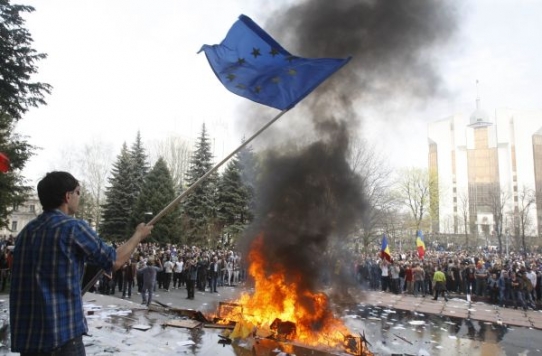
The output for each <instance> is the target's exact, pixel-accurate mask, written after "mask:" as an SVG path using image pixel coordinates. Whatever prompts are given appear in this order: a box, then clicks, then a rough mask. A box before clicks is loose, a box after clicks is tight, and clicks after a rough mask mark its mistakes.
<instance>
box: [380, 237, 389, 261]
mask: <svg viewBox="0 0 542 356" xmlns="http://www.w3.org/2000/svg"><path fill="white" fill-rule="evenodd" d="M380 257H381V258H385V259H386V260H388V261H390V262H391V254H390V247H389V246H388V238H387V237H386V234H384V235H382V248H381V249H380Z"/></svg>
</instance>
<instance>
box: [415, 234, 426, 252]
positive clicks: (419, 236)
mask: <svg viewBox="0 0 542 356" xmlns="http://www.w3.org/2000/svg"><path fill="white" fill-rule="evenodd" d="M416 248H417V249H418V257H419V258H421V259H423V256H424V255H425V243H424V242H423V234H422V230H418V232H417V233H416Z"/></svg>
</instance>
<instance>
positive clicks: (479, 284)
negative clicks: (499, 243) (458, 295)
mask: <svg viewBox="0 0 542 356" xmlns="http://www.w3.org/2000/svg"><path fill="white" fill-rule="evenodd" d="M474 275H475V277H476V295H477V296H478V297H483V296H485V295H486V288H487V278H488V273H487V269H486V267H485V265H484V264H483V263H482V262H478V264H477V265H476V272H475V274H474Z"/></svg>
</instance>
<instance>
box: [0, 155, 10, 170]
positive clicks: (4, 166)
mask: <svg viewBox="0 0 542 356" xmlns="http://www.w3.org/2000/svg"><path fill="white" fill-rule="evenodd" d="M7 171H9V158H8V156H7V155H6V154H5V153H2V152H0V172H2V173H7Z"/></svg>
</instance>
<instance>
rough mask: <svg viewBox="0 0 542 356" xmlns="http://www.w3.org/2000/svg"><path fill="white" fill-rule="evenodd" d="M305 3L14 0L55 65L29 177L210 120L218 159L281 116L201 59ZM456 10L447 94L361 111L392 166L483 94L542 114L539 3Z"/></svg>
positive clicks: (422, 153) (30, 136) (445, 70)
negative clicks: (205, 48) (88, 151)
mask: <svg viewBox="0 0 542 356" xmlns="http://www.w3.org/2000/svg"><path fill="white" fill-rule="evenodd" d="M447 1H455V0H447ZM300 2H301V1H300V0H277V1H273V2H271V1H255V0H253V1H251V0H229V1H220V0H199V1H197V2H193V3H191V4H189V5H188V2H187V1H180V0H156V1H152V2H149V1H142V0H114V1H112V0H94V1H73V0H47V1H44V0H17V1H14V0H12V3H23V4H25V5H31V6H33V7H34V8H35V9H36V11H34V12H32V13H31V14H28V15H25V18H26V27H27V28H28V29H29V30H30V32H31V34H32V37H33V39H34V45H33V47H34V48H35V49H36V50H37V51H39V52H43V53H47V54H48V58H47V59H45V60H42V61H40V62H39V63H37V65H38V67H39V73H38V74H37V75H36V77H35V79H36V80H39V81H42V82H46V83H49V84H51V85H52V86H53V91H52V94H51V95H49V96H47V98H46V101H47V103H48V105H46V106H41V107H39V108H32V109H31V110H30V111H29V112H28V113H27V114H26V115H25V116H24V118H23V119H22V120H21V121H20V122H19V124H18V126H17V132H18V133H20V134H22V135H25V136H26V137H27V140H28V142H29V143H31V144H33V145H35V146H38V147H40V149H39V150H38V151H37V152H36V155H35V156H34V157H33V158H32V159H31V160H30V161H29V163H28V164H27V167H26V168H25V170H24V171H23V174H24V175H25V176H26V177H27V178H29V179H30V180H34V181H36V180H39V178H40V177H42V176H43V175H44V174H45V173H46V172H48V171H50V170H53V169H66V159H67V158H66V152H77V151H78V150H80V149H81V147H82V146H84V145H86V144H90V143H92V142H98V143H99V144H101V145H103V146H104V147H105V146H107V147H110V148H111V152H112V156H113V157H116V155H118V153H119V152H120V148H121V145H122V144H123V143H124V142H126V143H127V144H128V145H130V144H131V143H133V142H134V140H135V137H136V135H137V132H140V133H141V135H142V139H143V142H144V143H150V142H152V141H155V140H161V139H165V138H167V137H168V136H180V137H183V138H185V139H187V140H190V141H191V142H193V141H194V139H195V138H196V137H197V136H198V135H199V133H200V131H201V125H202V124H203V123H205V124H206V126H207V128H208V130H209V134H210V137H211V138H212V140H213V141H212V142H213V153H214V156H215V158H216V159H217V161H218V160H220V159H221V158H222V157H224V156H226V155H227V154H229V153H230V152H231V151H233V150H234V149H235V148H236V147H237V146H238V145H239V144H240V142H241V140H242V138H243V137H249V136H251V135H252V133H253V132H255V131H256V129H257V128H258V125H256V124H258V123H262V124H263V123H264V122H266V121H267V120H270V119H271V118H273V117H274V116H275V115H276V114H278V112H277V111H276V110H274V109H270V108H267V109H266V108H263V109H261V108H260V106H261V105H258V104H254V103H251V102H249V101H247V100H246V99H243V98H240V97H238V96H236V95H234V94H232V93H230V92H229V91H227V90H226V89H225V88H224V87H222V85H221V84H220V83H219V81H218V80H217V79H216V77H215V76H214V74H213V72H212V70H211V69H210V67H209V65H208V63H207V60H206V58H205V56H204V54H202V53H201V54H198V53H197V52H198V51H199V49H200V47H201V46H202V45H203V44H216V43H219V42H220V41H221V40H222V39H223V38H224V37H225V35H226V33H227V31H228V29H229V28H230V27H231V25H232V24H233V23H234V22H235V21H236V19H237V17H238V16H239V15H240V14H245V15H247V16H249V17H251V18H252V19H253V20H254V21H255V22H256V23H258V24H259V25H260V26H261V27H263V28H264V29H267V27H266V24H268V23H270V22H271V20H273V19H272V18H271V17H272V16H274V15H276V12H275V10H277V9H280V8H284V7H288V6H291V5H296V4H298V3H300ZM337 3H340V2H339V1H338V2H337ZM459 13H460V14H459V16H458V22H457V31H456V32H455V33H454V36H453V39H451V40H450V43H449V45H447V46H446V47H445V48H443V49H442V51H441V52H439V53H433V54H432V56H433V58H432V60H434V61H435V66H436V68H438V71H439V75H440V76H441V79H442V87H443V88H444V90H442V92H441V93H440V94H439V95H437V96H431V97H427V98H426V100H416V101H410V100H409V99H408V97H402V96H401V95H398V94H397V93H393V95H390V97H389V98H385V99H384V100H383V102H381V103H379V105H374V106H372V107H371V106H363V107H361V106H360V107H359V110H360V111H363V112H364V115H363V117H364V119H363V120H364V122H363V125H361V126H360V128H359V131H360V132H359V135H360V137H364V138H367V139H368V140H369V141H370V142H372V143H374V144H375V145H376V146H377V147H378V149H379V150H381V151H382V152H383V153H384V154H385V155H386V156H387V157H388V160H389V163H390V164H392V165H393V166H397V167H400V166H422V167H423V166H426V162H427V124H428V123H429V122H431V121H435V120H439V119H443V118H446V117H449V116H451V115H453V114H458V113H462V114H465V115H467V116H468V115H470V113H471V112H472V111H474V109H475V102H476V97H477V95H479V96H480V98H481V104H482V107H483V108H484V109H485V110H486V111H487V112H489V113H491V112H493V111H494V110H495V109H497V108H512V109H517V110H539V109H541V108H542V103H541V102H540V100H541V99H540V95H539V88H540V87H541V85H540V84H542V66H541V63H542V46H541V45H540V39H539V36H540V33H542V22H541V21H539V14H540V13H542V1H535V0H476V1H463V2H462V3H461V5H460V6H459ZM270 28H271V26H270ZM271 34H272V35H273V37H275V39H276V40H277V41H278V42H279V43H281V44H283V46H284V47H286V49H288V50H289V51H290V52H292V53H294V54H295V53H296V52H295V50H296V48H289V47H288V46H286V45H285V43H284V41H283V39H282V38H279V37H276V36H275V35H274V34H273V33H271ZM361 55H363V54H361ZM319 56H321V57H326V56H329V55H327V54H326V53H321V55H320V54H319ZM477 81H478V85H477V84H476V83H477ZM332 85H337V86H339V85H341V83H340V82H337V81H334V82H332ZM256 108H257V110H256ZM296 110H297V111H296ZM301 112H302V110H298V108H294V109H292V110H291V111H290V112H288V113H287V114H286V115H284V117H282V118H281V119H280V123H278V125H282V127H289V125H291V124H292V122H293V121H294V120H295V118H296V115H300V114H301ZM247 123H250V124H247ZM291 127H292V132H291V133H290V134H291V135H294V136H295V135H299V136H300V137H303V134H304V133H303V130H302V129H299V128H297V127H296V126H295V125H291ZM263 135H265V133H264V134H263ZM263 135H262V136H263ZM259 141H261V142H263V141H265V140H264V138H263V137H262V139H261V140H260V139H258V138H257V139H256V140H255V141H254V146H255V147H256V148H258V144H259Z"/></svg>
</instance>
